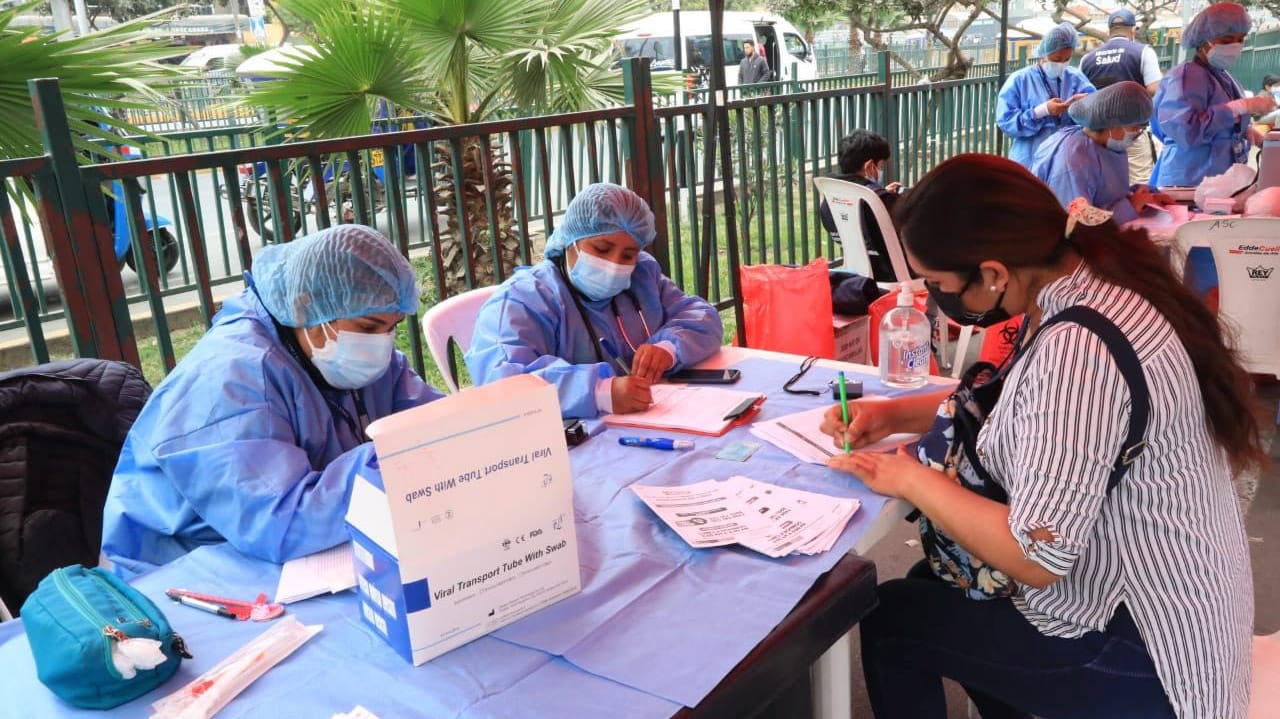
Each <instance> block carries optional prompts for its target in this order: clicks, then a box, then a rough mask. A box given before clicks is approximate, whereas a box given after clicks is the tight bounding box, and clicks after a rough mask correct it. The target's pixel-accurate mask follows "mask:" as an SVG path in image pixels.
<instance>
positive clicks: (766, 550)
mask: <svg viewBox="0 0 1280 719" xmlns="http://www.w3.org/2000/svg"><path fill="white" fill-rule="evenodd" d="M631 489H632V491H634V492H635V493H636V495H637V496H638V497H640V499H641V501H643V502H644V503H645V504H647V505H648V506H649V508H650V509H651V510H653V512H654V514H657V515H658V517H659V518H660V519H662V521H663V522H665V523H666V524H667V526H669V527H671V529H672V530H674V531H675V533H676V534H678V535H680V537H681V538H682V539H684V540H685V541H686V542H688V543H689V545H690V546H693V547H700V548H701V547H721V546H725V545H728V544H741V545H742V546H744V547H746V548H748V549H753V550H755V551H757V552H760V553H761V554H764V555H767V556H770V557H785V556H787V555H789V554H816V553H818V552H825V551H827V550H828V549H831V547H833V546H835V543H836V540H837V539H838V538H839V537H840V533H841V532H842V531H844V527H845V525H846V524H848V523H849V519H850V518H851V517H852V516H853V515H854V513H855V512H857V511H858V509H859V507H861V503H860V502H858V500H856V499H845V498H841V497H830V496H827V495H825V494H819V493H816V492H805V491H803V490H799V489H791V488H788V487H780V486H778V485H775V484H769V483H768V482H761V481H759V480H755V479H751V478H750V477H741V476H734V477H730V478H729V479H726V480H723V481H717V480H714V479H709V480H706V481H703V482H698V483H696V484H690V485H684V486H678V487H652V486H645V485H638V484H635V485H632V486H631Z"/></svg>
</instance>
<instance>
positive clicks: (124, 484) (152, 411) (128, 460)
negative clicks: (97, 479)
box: [102, 290, 441, 578]
mask: <svg viewBox="0 0 1280 719" xmlns="http://www.w3.org/2000/svg"><path fill="white" fill-rule="evenodd" d="M359 392H360V395H361V398H362V399H363V401H364V405H365V409H366V411H367V412H368V416H369V420H370V421H372V420H375V419H378V418H379V417H383V416H386V415H388V414H391V413H393V412H397V411H400V410H403V409H408V408H410V407H414V406H417V405H420V404H424V403H426V402H429V401H431V400H433V399H436V398H438V397H440V396H441V395H440V393H439V392H437V391H436V390H434V389H432V388H431V387H430V386H428V385H427V384H426V383H424V382H423V381H422V379H421V378H420V377H418V375H417V374H415V373H414V372H413V370H412V369H411V368H410V367H409V364H408V362H407V360H406V359H405V357H404V355H402V354H400V353H399V352H396V353H395V354H394V356H393V358H392V361H391V365H390V366H389V367H388V368H387V371H386V373H384V374H383V375H382V376H381V377H379V378H378V379H377V380H375V381H374V382H373V384H371V385H369V386H368V387H365V388H363V389H361V390H359ZM333 396H334V397H335V398H336V401H338V402H340V403H341V404H342V405H343V406H344V407H345V408H346V410H347V412H349V413H350V415H351V416H352V417H356V416H357V413H356V407H355V402H354V400H353V399H352V398H351V393H350V392H336V393H334V395H333ZM371 451H372V445H371V444H370V443H368V442H363V443H362V441H361V440H360V439H359V438H358V437H357V436H356V434H355V433H354V432H353V430H352V428H351V427H350V426H348V424H347V423H346V422H344V421H342V420H341V419H339V418H336V417H334V413H333V411H332V410H331V409H330V408H329V405H328V404H327V403H326V402H325V398H324V395H323V394H321V390H320V389H318V388H317V387H316V385H315V383H314V382H312V381H311V378H310V377H309V376H308V375H307V374H306V372H305V370H304V369H303V367H302V365H300V364H299V363H298V361H297V360H295V359H294V358H293V356H292V355H290V354H289V352H288V350H286V349H285V347H284V346H283V345H282V344H281V342H280V339H279V336H278V335H277V334H276V329H275V326H274V325H273V324H272V322H271V319H270V316H269V315H268V314H267V312H266V309H265V308H264V307H263V306H262V303H261V302H259V301H258V299H257V297H256V296H255V295H254V294H253V293H252V292H251V291H249V290H246V291H245V292H242V293H241V294H239V295H237V296H235V297H232V298H230V299H228V300H226V302H224V303H223V307H222V311H221V312H219V313H218V314H217V316H216V317H214V320H213V327H212V328H211V329H210V330H209V332H208V333H207V334H205V336H204V337H203V338H202V339H201V340H200V342H199V343H197V344H196V346H195V347H194V348H193V349H192V350H191V353H190V354H188V355H187V356H186V357H185V358H184V359H183V360H182V362H180V363H179V364H178V366H177V367H176V368H175V369H174V371H173V372H172V373H170V374H169V376H168V377H166V378H165V380H164V381H163V382H161V383H160V386H159V387H157V388H156V391H155V393H154V394H152V395H151V399H150V400H148V402H147V404H146V406H145V407H143V409H142V412H141V413H140V414H139V415H138V420H137V421H136V422H135V423H134V425H133V428H132V429H131V430H130V432H129V436H128V438H127V439H126V440H125V444H124V448H123V449H122V450H121V453H120V461H119V463H118V464H117V465H116V471H115V476H114V477H113V478H112V480H111V489H110V492H109V493H108V495H107V502H106V507H105V509H104V516H103V537H102V549H103V552H104V553H106V555H107V557H108V558H110V559H111V561H112V562H113V564H114V566H115V571H116V573H117V574H119V575H120V576H123V577H125V578H131V577H132V576H135V575H137V574H139V573H141V572H145V571H147V570H149V569H151V568H153V567H155V566H158V565H161V564H165V563H167V562H170V561H172V560H174V559H177V558H178V557H180V556H182V555H183V554H186V553H187V552H189V551H191V550H192V549H195V548H196V547H198V546H201V545H205V544H215V543H219V542H230V543H231V544H232V545H233V546H234V547H235V548H236V549H238V550H239V551H241V552H244V553H245V554H248V555H250V556H253V557H258V558H262V559H267V560H270V561H273V562H283V561H286V560H288V559H292V558H294V557H300V556H304V555H307V554H311V553H313V552H316V551H319V550H322V549H326V548H328V547H332V546H334V545H336V544H339V543H340V542H344V541H347V540H348V539H349V536H348V534H347V530H346V526H345V524H344V515H345V514H346V510H347V500H348V497H349V495H350V492H351V483H352V480H353V479H354V477H355V474H356V472H358V471H359V470H360V468H361V467H363V466H364V465H365V464H366V463H367V461H368V459H369V456H370V454H371Z"/></svg>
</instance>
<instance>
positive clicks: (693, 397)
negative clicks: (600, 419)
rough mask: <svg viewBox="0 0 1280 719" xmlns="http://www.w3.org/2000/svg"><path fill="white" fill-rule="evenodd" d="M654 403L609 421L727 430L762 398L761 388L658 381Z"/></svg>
mask: <svg viewBox="0 0 1280 719" xmlns="http://www.w3.org/2000/svg"><path fill="white" fill-rule="evenodd" d="M651 391H652V392H653V406H652V407H650V408H649V409H647V410H645V411H644V412H636V413H634V414H609V415H605V417H604V421H605V423H607V424H614V425H622V426H625V427H645V428H651V429H669V430H675V431H677V432H693V433H695V434H710V435H717V436H718V435H721V434H724V433H725V431H727V430H728V429H729V427H730V425H732V424H733V423H734V420H735V419H736V418H737V415H738V414H739V413H741V410H743V409H745V407H744V404H745V406H750V405H751V404H752V403H753V402H755V401H759V400H760V399H761V395H760V393H759V392H739V391H735V390H731V389H721V388H719V387H706V386H702V385H688V384H656V385H654V386H653V387H652V390H651Z"/></svg>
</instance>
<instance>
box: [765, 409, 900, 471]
mask: <svg viewBox="0 0 1280 719" xmlns="http://www.w3.org/2000/svg"><path fill="white" fill-rule="evenodd" d="M826 411H827V408H826V407H814V408H813V409H810V410H805V411H804V412H797V413H795V414H789V415H787V416H786V417H779V418H778V419H771V420H768V421H765V422H756V423H755V424H753V425H751V434H754V435H755V436H757V437H759V438H760V439H763V440H765V441H767V442H768V443H769V444H772V445H773V446H775V447H777V448H778V449H781V450H783V451H785V452H788V453H790V454H791V455H792V456H794V457H795V458H796V459H800V460H804V461H805V462H810V463H813V464H826V463H827V460H828V459H830V458H831V457H834V456H836V455H837V454H839V453H840V452H841V449H840V448H839V447H837V446H836V445H835V443H834V441H833V440H832V439H831V437H830V436H829V435H825V434H823V433H822V430H821V427H822V415H823V414H824V413H825V412H826ZM919 438H920V435H918V434H891V435H889V436H888V437H885V438H884V439H882V440H880V441H879V442H875V443H872V444H869V445H867V446H865V447H860V448H859V451H862V452H887V451H889V450H891V449H897V448H898V447H900V446H901V445H904V444H907V443H908V442H914V441H916V440H917V439H919Z"/></svg>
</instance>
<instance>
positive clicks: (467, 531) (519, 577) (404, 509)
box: [347, 375, 581, 665]
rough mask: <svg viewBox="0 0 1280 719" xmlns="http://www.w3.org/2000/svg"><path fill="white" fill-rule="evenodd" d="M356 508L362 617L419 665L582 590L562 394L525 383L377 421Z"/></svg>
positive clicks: (523, 378)
mask: <svg viewBox="0 0 1280 719" xmlns="http://www.w3.org/2000/svg"><path fill="white" fill-rule="evenodd" d="M368 432H369V436H370V437H371V438H372V439H373V443H374V447H375V448H376V449H377V452H378V458H379V459H378V465H379V469H380V471H371V472H364V473H362V474H361V476H358V477H357V479H356V482H355V485H354V487H353V488H352V492H351V504H350V507H349V508H348V510H347V526H348V528H349V529H350V530H351V536H352V542H353V545H354V546H353V550H354V555H355V567H356V576H357V589H358V592H359V596H360V611H361V614H362V616H363V619H364V622H365V623H366V624H368V625H369V626H370V627H372V628H373V630H374V631H375V632H376V633H377V634H379V635H380V636H382V637H384V638H385V639H386V640H387V642H389V643H390V644H391V646H392V647H393V648H394V649H395V650H396V652H398V653H399V654H400V655H401V656H403V657H404V658H405V659H407V660H408V661H410V662H412V663H413V664H414V665H418V664H422V663H423V662H426V661H428V660H430V659H432V658H434V657H436V656H439V655H440V654H443V653H445V652H447V651H449V650H450V649H453V648H454V647H457V646H460V645H462V644H465V643H467V642H469V641H471V640H472V639H475V638H477V637H480V636H483V635H485V634H488V633H489V632H492V631H493V630H495V629H497V628H499V627H501V626H504V625H506V624H509V623H511V622H513V621H515V620H517V619H520V618H521V617H524V616H526V615H528V614H531V613H533V612H535V611H537V610H538V609H541V608H543V607H545V606H547V605H550V604H553V603H555V602H557V601H559V600H561V599H564V598H565V597H568V596H571V595H573V594H576V593H577V592H578V591H579V590H580V589H581V574H580V571H579V567H578V541H577V534H576V531H575V528H574V522H573V479H572V476H571V474H570V468H569V454H568V448H567V447H566V446H565V441H564V429H563V426H562V423H561V419H560V403H559V401H558V400H557V398H556V392H555V388H554V387H552V386H551V385H549V384H547V383H546V382H545V381H543V380H542V379H540V378H538V377H534V376H532V375H520V376H517V377H509V378H507V379H504V380H501V381H499V382H495V383H493V384H489V385H485V386H483V387H475V388H471V389H467V390H465V391H463V392H461V393H458V394H453V395H450V396H448V397H445V398H443V399H439V400H436V401H435V402H431V403H429V404H426V405H423V406H421V407H417V408H414V409H411V410H407V411H404V412H398V413H396V414H394V415H391V416H389V417H385V418H383V419H380V420H378V421H377V422H374V423H373V424H372V425H370V426H369V430H368Z"/></svg>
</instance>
